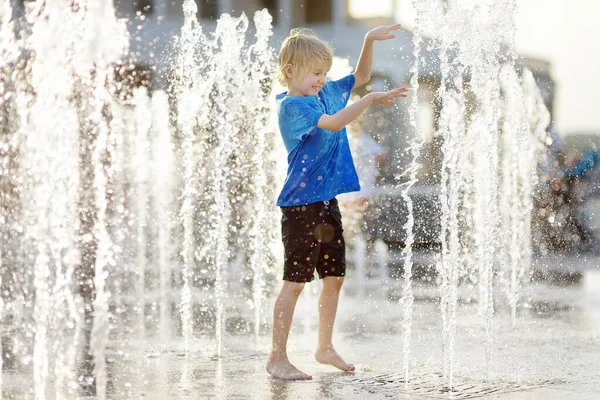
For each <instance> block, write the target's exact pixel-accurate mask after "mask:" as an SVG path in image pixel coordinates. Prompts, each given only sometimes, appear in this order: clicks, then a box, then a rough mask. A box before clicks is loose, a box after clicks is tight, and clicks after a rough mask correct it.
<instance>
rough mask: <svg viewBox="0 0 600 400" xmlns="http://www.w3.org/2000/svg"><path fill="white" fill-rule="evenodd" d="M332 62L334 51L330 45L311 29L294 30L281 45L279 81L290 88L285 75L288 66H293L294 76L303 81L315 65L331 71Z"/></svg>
mask: <svg viewBox="0 0 600 400" xmlns="http://www.w3.org/2000/svg"><path fill="white" fill-rule="evenodd" d="M332 62H333V50H332V49H331V46H330V45H329V44H328V43H326V42H324V41H323V40H321V39H319V38H318V37H316V36H315V35H314V33H313V32H312V31H311V30H309V29H304V28H297V29H292V30H291V31H290V35H289V36H288V37H287V38H285V40H284V41H283V43H282V44H281V50H280V51H279V57H278V58H277V63H278V67H277V79H278V80H279V83H281V84H282V85H283V86H286V87H289V83H290V78H289V77H288V76H287V74H286V73H285V70H286V69H287V66H288V65H290V64H291V65H292V75H293V76H294V77H295V78H297V79H302V78H303V77H305V76H306V74H308V73H309V72H310V69H311V68H313V67H314V66H315V65H322V66H324V67H326V69H327V70H329V68H331V64H332Z"/></svg>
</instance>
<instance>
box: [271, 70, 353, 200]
mask: <svg viewBox="0 0 600 400" xmlns="http://www.w3.org/2000/svg"><path fill="white" fill-rule="evenodd" d="M353 87H354V75H348V76H346V77H344V78H342V79H339V80H337V81H329V82H327V84H325V86H323V88H322V89H321V91H320V92H319V94H317V95H313V96H304V97H303V96H288V95H287V92H284V93H281V94H279V95H277V103H278V105H279V109H278V116H279V131H280V132H281V137H282V138H283V143H284V144H285V147H286V149H287V151H288V170H287V177H286V179H285V183H284V184H283V188H282V190H281V193H280V195H279V198H278V199H277V205H278V206H295V205H301V204H310V203H316V202H318V201H326V200H331V199H332V198H334V197H335V196H337V195H338V194H341V193H347V192H355V191H358V190H360V184H359V183H358V176H357V174H356V169H355V168H354V162H353V161H352V154H351V153H350V145H349V144H348V136H347V135H346V128H343V129H342V130H340V131H338V132H332V131H328V130H326V129H321V128H317V123H318V122H319V119H320V118H321V116H322V115H323V114H329V115H333V114H335V113H336V112H338V111H340V110H341V109H343V108H344V107H345V106H346V104H347V103H348V99H349V98H350V92H351V91H352V88H353Z"/></svg>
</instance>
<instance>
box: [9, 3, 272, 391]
mask: <svg viewBox="0 0 600 400" xmlns="http://www.w3.org/2000/svg"><path fill="white" fill-rule="evenodd" d="M193 3H194V2H193V1H186V2H185V5H184V7H185V14H186V17H187V19H186V24H185V25H184V27H183V29H182V34H181V35H180V36H179V39H178V40H179V42H178V44H179V47H178V51H179V52H178V53H177V54H178V56H177V57H176V59H175V60H173V66H174V72H173V73H172V77H173V78H175V79H174V81H173V82H172V84H173V90H172V92H171V95H172V96H173V97H172V98H171V99H169V98H168V97H167V95H166V94H165V93H164V92H162V91H161V90H153V91H149V90H148V89H146V88H144V87H138V88H136V87H134V86H135V85H134V84H133V83H132V82H133V81H132V80H129V79H130V78H131V76H130V75H129V72H130V71H133V70H134V69H133V68H132V66H131V65H129V64H128V63H127V62H126V61H124V60H126V58H127V50H128V42H129V37H128V34H127V31H126V28H125V22H124V21H118V20H117V19H116V18H115V15H114V9H113V3H112V0H103V1H86V0H82V1H79V2H76V3H73V2H72V1H67V0H64V1H57V2H52V3H48V2H36V3H32V4H30V5H29V6H28V7H27V11H26V15H25V16H24V19H22V20H19V21H11V15H12V10H11V9H10V6H9V2H7V1H2V2H1V3H0V4H1V7H2V8H0V18H1V19H2V24H1V25H0V35H1V39H2V41H1V42H0V55H1V56H2V65H1V67H0V68H1V69H2V71H1V73H2V76H3V78H4V77H6V78H7V79H3V80H2V83H1V85H0V90H1V91H2V96H0V102H1V105H2V111H1V114H0V117H1V119H0V128H1V133H2V136H1V137H0V141H1V146H0V152H1V153H0V155H1V157H2V158H1V164H0V179H1V180H2V191H1V193H0V195H1V197H0V200H1V209H2V215H1V217H0V218H1V221H0V222H1V224H0V225H1V229H2V230H1V234H2V242H1V246H0V261H1V265H2V270H1V274H0V279H1V281H0V283H1V285H2V291H1V296H2V297H1V300H0V318H1V319H2V324H3V325H4V324H8V326H9V328H10V332H11V335H10V343H9V344H10V347H9V348H10V354H9V356H10V360H11V363H18V364H19V366H20V367H21V368H22V370H23V371H25V373H30V374H31V377H32V381H33V382H34V387H33V388H32V389H31V392H32V394H33V395H34V396H35V397H36V398H39V399H42V398H46V397H47V396H49V395H50V393H52V394H53V396H54V397H56V398H59V399H61V398H64V399H67V398H73V397H75V396H77V395H79V394H83V395H95V396H97V397H98V398H100V399H102V398H107V397H109V396H110V394H109V391H110V386H109V385H108V369H109V368H110V365H109V364H108V363H107V362H106V358H107V357H108V356H109V354H110V356H111V357H122V356H123V355H124V354H127V352H128V351H133V350H130V349H135V348H139V347H141V346H146V345H147V344H148V343H150V341H151V340H152V339H153V338H154V337H157V338H159V340H160V341H161V345H162V346H167V345H168V342H167V343H165V342H164V339H168V338H171V337H173V336H174V335H176V333H177V331H176V329H174V327H173V326H172V325H173V324H174V323H175V324H176V321H177V318H176V316H175V315H172V313H171V310H172V309H174V306H175V305H176V303H178V304H179V305H180V309H181V311H182V313H181V316H182V336H183V337H184V338H185V341H186V348H187V347H188V344H189V343H191V341H192V340H193V338H194V337H195V333H196V332H204V331H203V330H202V329H201V328H202V326H203V324H204V325H211V324H212V325H213V326H214V328H215V329H214V331H213V334H212V335H209V343H210V342H211V341H212V342H213V343H214V344H215V346H216V352H217V354H219V355H220V354H221V353H222V343H223V330H224V326H225V320H226V318H227V317H228V315H227V306H228V303H227V301H228V296H227V287H228V284H229V282H227V281H225V280H224V279H222V277H224V276H226V274H225V272H227V269H228V268H229V261H230V260H229V254H230V252H229V248H230V247H231V246H238V243H243V244H244V245H245V247H244V250H245V253H244V259H243V260H244V264H245V265H244V268H243V270H242V273H243V276H242V277H240V276H235V277H232V279H236V280H239V279H241V280H243V281H245V280H247V279H248V280H249V279H252V281H253V283H252V289H250V290H249V291H248V292H249V293H248V294H247V295H248V296H247V297H248V298H249V299H250V300H251V301H252V303H253V304H254V308H255V313H254V330H255V332H258V329H259V328H260V323H261V319H262V314H261V311H262V308H261V307H262V304H261V302H262V299H263V296H264V291H265V290H266V288H265V282H266V280H267V277H270V276H271V273H272V272H271V270H272V268H273V265H274V264H273V262H274V260H276V259H277V256H276V255H275V254H277V252H278V251H279V250H280V249H279V247H278V245H277V244H276V243H277V237H276V236H277V235H276V234H274V233H273V232H276V231H275V230H274V229H273V228H274V227H275V226H276V222H274V220H276V217H275V215H274V211H273V210H272V207H270V200H269V199H271V198H273V197H274V191H275V190H276V189H275V187H274V185H275V184H276V183H275V182H277V180H276V179H274V178H273V176H274V174H276V173H277V171H276V170H275V169H274V168H273V167H272V165H273V156H272V154H271V152H270V148H271V147H272V146H273V143H274V141H275V139H274V138H275V135H274V134H273V133H274V131H273V129H272V125H271V120H270V115H271V114H272V113H271V110H272V104H271V103H269V101H267V98H268V97H269V95H270V79H269V77H270V76H271V74H272V70H271V68H272V64H273V63H272V55H273V54H272V49H271V48H270V47H269V46H268V44H267V42H268V39H269V36H270V35H271V30H270V16H268V14H266V12H259V13H257V14H256V16H255V18H254V27H255V32H256V35H255V36H256V42H255V43H254V44H253V45H252V46H248V45H246V35H247V29H248V27H249V25H250V24H249V22H248V20H247V18H246V17H245V16H242V17H240V18H232V17H230V16H224V17H223V18H222V19H221V20H220V21H219V23H218V27H217V31H216V34H215V36H214V37H212V38H211V39H209V38H207V37H206V36H205V35H204V34H203V33H202V31H201V29H200V27H199V25H198V23H197V21H195V18H196V15H195V10H193V9H192V5H193ZM17 23H20V24H24V26H26V27H27V29H24V30H19V34H20V35H21V36H17V35H16V34H15V33H14V31H15V27H16V24H17ZM223 48H227V49H228V51H223ZM186 50H187V51H188V52H186ZM205 73H206V75H205ZM248 75H250V76H251V78H252V79H251V82H248V79H247V76H248ZM145 83H148V82H145ZM143 84H144V82H143ZM170 100H173V101H170ZM172 105H175V110H172V109H171V106H172ZM172 121H174V122H175V125H176V126H175V127H173V126H171V122H172ZM257 144H258V146H257ZM180 160H182V161H181V164H182V165H181V168H180V167H179V165H178V163H179V162H180ZM179 174H181V175H179ZM177 214H179V215H180V218H179V219H178V218H176V217H175V216H176V215H177ZM263 232H264V233H265V234H262V233H263ZM178 253H179V254H181V255H182V257H181V262H180V261H179V259H178V258H177V254H178ZM209 272H210V273H209ZM209 276H212V279H207V278H208V277H209ZM171 293H175V294H179V296H176V295H171ZM207 294H208V295H207ZM201 307H208V308H209V310H210V311H211V312H210V313H209V314H208V315H205V314H198V313H197V311H195V310H198V309H199V308H201ZM157 309H158V310H159V311H158V313H156V312H155V310H157ZM211 317H213V318H211ZM204 333H206V332H204ZM6 338H7V336H4V333H3V337H2V339H1V340H2V341H4V340H5V339H6ZM202 343H206V342H202ZM202 350H206V349H202ZM5 356H6V354H4V353H3V354H2V361H1V362H2V363H3V362H4V359H5V358H4V357H5ZM28 365H30V366H28ZM27 371H29V372H27ZM0 376H1V375H0ZM1 382H2V381H0V384H1Z"/></svg>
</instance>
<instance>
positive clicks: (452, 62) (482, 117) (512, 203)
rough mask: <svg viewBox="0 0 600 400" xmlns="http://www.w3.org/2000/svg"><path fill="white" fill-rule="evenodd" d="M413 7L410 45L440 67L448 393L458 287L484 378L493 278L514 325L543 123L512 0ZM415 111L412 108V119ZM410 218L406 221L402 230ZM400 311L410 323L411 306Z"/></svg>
mask: <svg viewBox="0 0 600 400" xmlns="http://www.w3.org/2000/svg"><path fill="white" fill-rule="evenodd" d="M413 7H414V8H415V11H416V15H417V24H418V25H419V28H418V29H416V30H415V39H414V43H415V47H418V46H420V39H419V38H418V35H419V33H420V32H427V34H428V35H430V36H431V38H432V45H431V46H430V49H429V50H431V51H433V52H435V53H436V55H437V57H438V64H439V69H440V84H439V89H438V91H437V97H438V99H439V102H440V105H441V111H440V116H439V120H438V134H439V135H440V136H441V138H442V140H443V147H442V151H443V159H442V169H441V187H440V203H441V210H442V220H441V232H440V242H441V252H440V259H439V262H438V272H439V275H440V290H441V303H440V307H441V314H442V346H443V372H444V376H445V377H446V379H447V382H448V387H449V388H450V390H451V388H452V387H453V374H454V369H455V368H454V340H455V335H456V325H457V302H458V288H459V283H460V282H462V281H465V282H472V283H476V284H477V285H478V287H479V311H480V316H481V318H482V321H483V324H484V327H485V328H484V331H485V340H484V342H485V359H486V362H487V365H488V374H489V366H490V364H491V358H492V352H491V349H492V338H493V324H492V317H493V313H494V290H493V289H494V286H495V283H494V276H495V275H497V276H498V277H499V282H498V283H499V284H501V285H503V287H504V290H503V292H504V293H505V294H506V295H507V298H508V302H509V304H510V309H511V315H512V319H513V321H514V319H515V316H516V308H517V303H518V292H519V287H520V285H522V284H523V282H524V281H525V280H526V279H527V272H526V271H527V270H528V268H529V262H530V258H531V245H530V240H531V238H530V213H531V209H532V205H531V204H532V199H531V197H532V188H533V185H534V183H535V163H536V157H535V147H536V143H541V142H542V141H543V136H544V129H545V128H546V126H547V122H548V119H547V118H544V116H543V115H541V114H540V108H539V104H540V102H541V100H539V93H536V92H535V90H532V89H531V85H532V84H531V80H532V78H530V77H529V75H527V72H526V73H525V75H524V76H525V77H526V79H525V81H526V82H527V83H526V87H528V88H530V89H529V93H530V96H533V98H535V99H538V100H533V101H531V100H527V99H528V96H525V95H524V93H523V89H522V83H521V78H519V77H518V75H517V72H516V69H515V59H516V56H515V50H514V32H515V23H514V16H515V8H516V4H515V2H514V0H505V1H500V2H494V3H493V4H481V3H479V2H475V1H467V2H449V3H444V4H442V2H439V1H437V0H429V1H419V2H415V3H414V5H413ZM418 56H419V50H418V49H417V48H415V57H417V58H418ZM415 65H419V64H415ZM417 73H418V71H417ZM415 75H417V74H416V73H415V72H413V77H414V76H415ZM534 86H535V84H534ZM527 104H529V106H527ZM529 109H531V110H534V109H535V110H536V112H535V113H536V116H535V117H532V116H531V114H530V116H529V117H528V116H527V113H528V111H527V110H529ZM415 113H416V110H415V107H414V106H413V107H412V113H411V115H414V114H415ZM530 121H533V124H532V122H530ZM544 124H546V125H544ZM413 125H414V124H413ZM413 151H414V145H413ZM417 154H418V153H417ZM412 181H413V180H412V179H411V182H412ZM499 188H502V189H503V190H499ZM499 192H501V193H502V195H498V193H499ZM407 203H408V205H409V209H410V202H407ZM410 222H411V217H409V223H408V224H407V228H409V227H410ZM407 230H408V229H407ZM408 237H409V239H410V235H409V236H408ZM409 256H410V250H408V254H407V261H405V268H406V267H407V265H408V267H410V261H409ZM408 270H409V271H410V268H408ZM405 286H406V284H405ZM406 292H407V293H408V294H410V292H409V291H406ZM408 294H407V296H408ZM405 313H406V314H405V318H408V316H409V315H410V310H407V311H405ZM406 340H407V339H406V338H405V341H406ZM405 357H406V350H405ZM405 373H406V365H405Z"/></svg>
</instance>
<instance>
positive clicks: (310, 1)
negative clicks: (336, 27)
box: [302, 0, 333, 24]
mask: <svg viewBox="0 0 600 400" xmlns="http://www.w3.org/2000/svg"><path fill="white" fill-rule="evenodd" d="M302 6H303V8H304V20H305V21H306V23H307V24H311V23H315V22H331V20H332V19H333V4H332V1H331V0H304V1H302Z"/></svg>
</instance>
